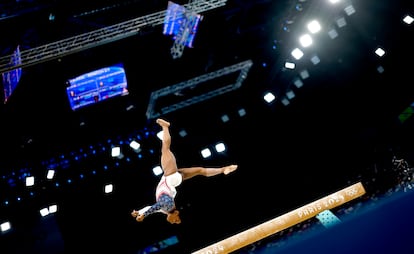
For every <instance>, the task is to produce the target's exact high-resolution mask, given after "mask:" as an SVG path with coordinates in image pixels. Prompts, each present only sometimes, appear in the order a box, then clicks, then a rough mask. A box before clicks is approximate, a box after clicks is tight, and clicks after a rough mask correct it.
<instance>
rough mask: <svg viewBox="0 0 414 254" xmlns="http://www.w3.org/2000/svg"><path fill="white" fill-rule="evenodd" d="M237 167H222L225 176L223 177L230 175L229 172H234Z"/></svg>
mask: <svg viewBox="0 0 414 254" xmlns="http://www.w3.org/2000/svg"><path fill="white" fill-rule="evenodd" d="M237 167H238V166H237V165H229V166H226V167H224V170H223V174H225V175H227V174H230V173H231V172H233V171H234V170H236V169H237Z"/></svg>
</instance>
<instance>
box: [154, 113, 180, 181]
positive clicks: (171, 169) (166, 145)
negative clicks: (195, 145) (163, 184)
mask: <svg viewBox="0 0 414 254" xmlns="http://www.w3.org/2000/svg"><path fill="white" fill-rule="evenodd" d="M157 124H158V125H160V126H161V128H162V132H163V135H162V146H161V167H162V169H163V170H164V175H165V176H168V175H171V174H174V173H175V172H177V162H176V159H175V156H174V154H173V153H172V152H171V150H170V146H171V135H170V130H169V127H170V123H169V122H167V121H165V120H163V119H157Z"/></svg>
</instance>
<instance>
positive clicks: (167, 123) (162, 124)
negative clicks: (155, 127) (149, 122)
mask: <svg viewBox="0 0 414 254" xmlns="http://www.w3.org/2000/svg"><path fill="white" fill-rule="evenodd" d="M157 124H159V125H160V126H161V127H170V123H169V122H167V121H165V120H164V119H161V118H158V119H157Z"/></svg>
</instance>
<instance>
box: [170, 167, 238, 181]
mask: <svg viewBox="0 0 414 254" xmlns="http://www.w3.org/2000/svg"><path fill="white" fill-rule="evenodd" d="M237 167H238V166H237V165H228V166H224V167H190V168H179V169H178V172H180V173H181V174H182V176H183V180H187V179H190V178H192V177H194V176H197V175H201V176H206V177H210V176H215V175H219V174H225V175H227V174H230V173H231V172H233V171H235V170H236V169H237Z"/></svg>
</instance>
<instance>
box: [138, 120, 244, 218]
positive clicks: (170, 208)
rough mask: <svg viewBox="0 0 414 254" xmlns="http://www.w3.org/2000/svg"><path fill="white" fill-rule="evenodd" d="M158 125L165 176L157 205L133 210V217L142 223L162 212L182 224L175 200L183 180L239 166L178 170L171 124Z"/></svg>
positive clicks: (220, 172)
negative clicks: (173, 149)
mask: <svg viewBox="0 0 414 254" xmlns="http://www.w3.org/2000/svg"><path fill="white" fill-rule="evenodd" d="M156 122H157V124H158V125H159V126H161V128H162V138H161V140H162V146H161V168H162V170H163V175H162V177H161V179H160V181H159V183H158V185H157V189H156V191H155V200H156V203H155V204H153V205H151V206H146V207H144V208H142V209H140V210H133V211H132V212H131V215H132V217H134V218H135V219H136V221H138V222H141V221H143V220H144V218H145V217H147V216H148V215H150V214H153V213H156V212H161V213H164V214H166V215H167V221H168V222H169V223H171V224H180V223H181V219H180V212H179V211H178V210H177V207H176V205H175V201H174V198H175V196H176V194H177V190H176V187H177V186H179V185H180V184H181V183H182V181H183V180H187V179H190V178H192V177H194V176H197V175H201V176H206V177H210V176H215V175H219V174H225V175H227V174H229V173H231V172H233V171H235V170H236V169H237V167H238V166H237V165H228V166H224V167H189V168H178V166H177V162H176V159H175V156H174V154H173V153H172V151H171V150H170V146H171V135H170V129H169V128H170V123H169V122H168V121H166V120H164V119H157V120H156Z"/></svg>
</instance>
